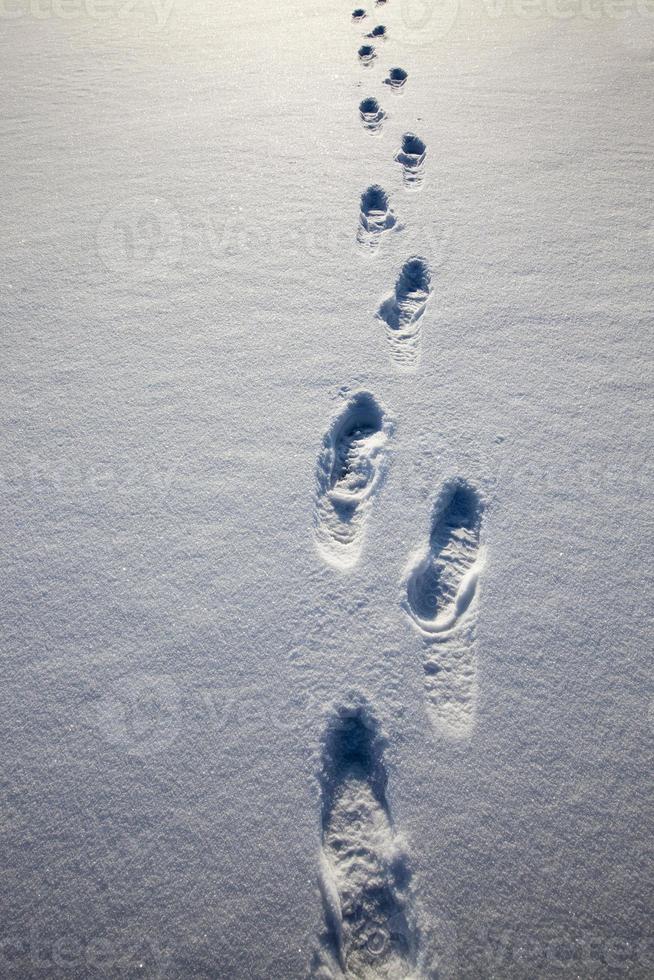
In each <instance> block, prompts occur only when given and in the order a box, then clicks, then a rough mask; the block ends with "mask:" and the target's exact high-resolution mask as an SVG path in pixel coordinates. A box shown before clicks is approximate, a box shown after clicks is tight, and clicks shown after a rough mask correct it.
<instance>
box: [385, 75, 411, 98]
mask: <svg viewBox="0 0 654 980" xmlns="http://www.w3.org/2000/svg"><path fill="white" fill-rule="evenodd" d="M408 77H409V73H408V72H406V71H405V70H404V68H391V70H390V71H389V73H388V78H385V79H384V85H388V86H389V88H390V90H391V92H393V94H394V95H399V94H400V92H401V90H402V89H403V88H404V86H405V85H406V80H407V78H408Z"/></svg>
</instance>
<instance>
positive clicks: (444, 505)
mask: <svg viewBox="0 0 654 980" xmlns="http://www.w3.org/2000/svg"><path fill="white" fill-rule="evenodd" d="M385 5H386V0H376V2H375V7H382V6H385ZM367 18H368V11H367V10H366V9H365V8H363V7H359V8H356V9H354V10H353V11H352V22H353V23H354V24H360V23H361V22H363V21H365V20H367ZM388 34H389V32H388V31H387V28H386V26H385V25H383V24H378V25H376V26H373V27H372V28H371V29H370V30H366V31H365V32H364V34H363V37H362V43H361V44H360V46H359V49H358V59H359V62H360V65H361V66H362V67H363V68H364V69H367V70H369V69H372V68H374V66H375V63H376V61H377V59H378V48H377V45H379V44H380V43H384V42H386V40H387V38H388ZM408 77H409V75H408V72H407V71H406V70H405V69H403V68H400V67H391V68H390V69H389V71H388V74H387V76H386V77H385V78H384V79H383V80H382V84H383V85H385V86H386V87H387V89H388V90H390V92H391V93H392V94H393V95H400V94H403V93H404V89H405V87H406V84H407V80H408ZM359 117H360V121H361V125H362V127H363V129H364V131H365V132H366V133H368V134H370V135H372V136H378V137H380V136H382V134H383V130H384V127H385V123H386V121H387V119H388V116H387V113H386V112H385V110H384V109H383V108H382V106H381V105H380V103H379V101H378V99H377V98H376V97H375V96H374V95H368V96H367V97H366V98H364V99H363V100H362V101H361V102H360V104H359ZM426 157H427V145H426V144H425V142H424V141H423V140H422V139H421V138H420V137H419V136H417V135H416V134H415V133H413V132H409V131H407V132H405V133H404V134H403V135H402V137H401V145H400V147H399V149H398V150H397V151H396V153H395V155H394V157H393V161H394V162H395V163H396V164H398V165H399V167H400V175H401V188H402V189H403V190H404V191H407V192H416V191H420V189H421V187H422V185H423V182H424V180H425V174H426ZM401 228H402V225H401V224H400V223H399V222H398V219H397V217H396V215H395V212H394V209H393V208H392V207H391V203H390V199H389V195H388V194H387V192H386V191H385V190H384V188H383V187H382V186H381V185H380V184H372V185H370V186H369V187H367V188H366V189H365V190H364V191H363V193H362V195H361V202H360V210H359V222H358V227H357V232H356V244H357V247H358V250H359V252H360V253H362V254H364V255H366V256H369V257H373V258H374V256H375V255H376V254H377V253H378V251H379V249H380V246H381V244H382V242H383V240H384V239H385V238H387V237H389V234H390V233H391V232H393V231H398V230H401ZM384 247H385V248H386V247H388V246H384ZM433 289H434V287H433V282H432V273H431V269H430V266H429V262H428V260H427V259H426V258H424V257H423V256H419V255H413V256H409V257H408V258H406V259H405V261H404V262H403V263H402V264H400V267H399V272H398V275H397V280H396V282H395V285H394V287H393V288H392V289H391V290H390V291H389V292H388V293H387V295H386V296H384V297H383V298H382V299H381V301H380V305H379V308H378V309H377V312H376V314H375V316H376V319H377V321H378V322H379V323H380V324H381V326H382V328H383V331H384V335H385V339H386V344H387V349H388V352H389V356H390V361H391V363H392V365H393V366H394V368H395V369H397V370H398V371H400V372H404V373H406V372H415V371H416V370H417V369H418V366H419V362H420V356H421V350H422V346H423V320H424V316H425V313H426V311H427V308H428V305H429V303H430V300H431V297H432V294H433ZM393 428H394V422H393V420H392V418H391V417H390V415H389V413H388V411H387V410H386V408H385V407H384V405H383V404H382V403H381V402H380V401H379V400H378V399H377V398H376V397H375V396H374V395H373V394H372V393H371V392H368V391H358V392H355V393H353V394H350V396H349V397H348V398H347V399H346V401H345V402H344V404H343V405H342V406H341V409H340V411H339V412H338V413H337V414H336V416H335V418H334V419H333V420H332V422H331V424H330V425H329V427H328V430H327V432H326V434H325V436H324V438H323V444H322V447H321V449H320V452H319V455H318V462H317V466H316V494H315V503H314V537H315V542H316V546H317V549H318V552H319V553H320V555H321V556H322V558H323V559H324V560H325V561H326V562H327V563H328V564H330V565H331V566H333V567H334V568H336V569H338V570H339V571H341V572H349V571H351V570H352V569H353V568H354V566H355V565H356V564H357V562H358V561H359V558H360V556H361V553H362V550H363V546H364V543H365V535H366V531H367V527H368V524H369V522H370V518H371V514H372V512H373V508H374V503H375V499H376V497H377V495H378V493H379V490H380V489H381V486H382V484H383V479H384V475H385V473H386V469H387V465H388V459H389V455H388V453H389V443H390V441H391V438H392V435H393ZM483 520H484V499H483V497H482V495H481V493H480V491H479V490H478V489H477V488H476V487H475V486H474V485H473V484H471V483H469V482H468V481H467V480H465V479H464V478H463V477H455V478H453V479H450V480H448V481H446V482H445V483H444V485H443V486H442V488H441V490H440V492H439V494H438V496H437V498H436V501H435V503H434V505H433V508H432V512H431V514H430V515H429V521H428V527H427V529H426V532H425V535H424V538H423V541H422V544H420V543H419V542H418V547H417V550H416V552H414V554H413V555H412V556H411V558H410V560H409V562H408V566H407V570H406V572H405V575H404V577H403V580H402V607H403V610H404V613H405V615H406V617H407V621H408V623H410V625H411V626H412V627H413V629H414V631H415V633H416V634H417V636H418V637H419V638H420V642H421V646H422V651H423V653H422V667H423V675H424V690H425V704H426V708H427V712H428V714H429V716H430V719H431V722H432V724H433V727H434V729H435V730H436V731H437V732H438V733H439V734H440V735H441V736H443V737H447V738H451V739H461V738H467V737H470V735H471V733H472V730H473V727H474V720H475V708H476V701H477V667H476V653H475V645H476V631H477V612H478V591H479V589H478V587H479V580H480V576H481V573H482V570H483V566H484V547H483V544H482V532H483ZM383 755H384V740H383V738H382V736H381V733H380V726H379V723H378V721H377V720H376V718H375V717H374V715H373V713H372V710H371V708H370V707H369V706H368V705H367V704H366V702H365V701H364V700H363V699H362V698H361V697H360V696H357V695H353V696H352V697H350V699H349V700H348V701H347V703H346V704H344V705H342V706H341V707H340V708H339V709H337V710H336V711H335V712H334V714H333V715H332V717H331V718H330V720H329V722H328V724H327V729H326V732H325V735H324V740H323V751H322V759H321V765H320V771H319V780H320V788H321V857H320V884H321V892H322V897H323V906H324V917H325V931H324V934H323V936H322V937H321V942H320V945H319V948H318V950H317V952H316V954H315V956H314V959H313V963H312V971H311V972H312V976H314V977H320V978H324V980H327V978H335V977H346V978H353V980H354V978H360V980H373V978H375V980H377V978H379V980H395V978H397V980H402V978H409V977H412V978H416V980H417V978H418V977H420V976H421V973H420V969H419V966H418V964H419V958H418V932H417V930H416V927H415V925H414V923H413V918H412V903H411V889H410V874H409V870H408V863H407V858H406V855H405V854H404V851H403V849H402V847H401V846H400V845H399V843H398V838H397V836H396V834H395V831H394V829H393V822H392V818H391V814H390V811H389V807H388V802H387V798H386V786H387V773H386V769H385V765H384V758H383Z"/></svg>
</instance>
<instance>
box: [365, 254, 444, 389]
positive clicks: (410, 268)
mask: <svg viewBox="0 0 654 980" xmlns="http://www.w3.org/2000/svg"><path fill="white" fill-rule="evenodd" d="M431 292H432V285H431V272H430V270H429V266H428V264H427V262H426V261H425V259H422V258H420V257H419V256H413V257H412V258H410V259H407V261H406V262H405V263H404V265H403V266H402V271H401V272H400V276H399V278H398V280H397V283H396V284H395V289H394V290H393V292H392V293H391V295H390V296H389V297H387V299H385V300H384V302H383V303H382V304H381V306H380V307H379V310H378V311H377V317H378V319H380V320H381V321H382V322H383V323H385V324H386V336H387V339H388V342H389V344H390V350H391V358H392V360H393V361H394V362H395V364H396V365H397V366H398V367H400V368H404V369H407V370H411V369H413V368H415V367H416V366H417V364H418V361H419V359H420V339H421V333H422V324H421V320H422V316H423V313H424V312H425V308H426V306H427V303H428V302H429V297H430V295H431Z"/></svg>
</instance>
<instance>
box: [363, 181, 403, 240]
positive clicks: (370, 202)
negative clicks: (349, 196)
mask: <svg viewBox="0 0 654 980" xmlns="http://www.w3.org/2000/svg"><path fill="white" fill-rule="evenodd" d="M396 223H397V219H396V218H395V215H394V214H393V211H392V210H391V208H390V205H389V203H388V195H387V194H386V191H385V190H384V189H383V188H382V187H380V186H379V184H372V185H371V186H370V187H369V188H368V189H367V190H366V191H364V193H363V194H362V195H361V211H360V214H359V230H358V232H357V243H358V245H359V246H360V248H362V249H363V250H364V251H367V252H374V251H376V249H377V248H378V247H379V242H380V241H381V236H382V235H383V234H384V232H386V231H390V230H391V229H392V228H394V227H395V225H396Z"/></svg>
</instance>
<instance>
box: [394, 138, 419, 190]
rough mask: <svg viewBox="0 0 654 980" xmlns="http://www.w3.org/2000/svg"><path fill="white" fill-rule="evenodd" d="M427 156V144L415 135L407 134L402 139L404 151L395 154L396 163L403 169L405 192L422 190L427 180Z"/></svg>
mask: <svg viewBox="0 0 654 980" xmlns="http://www.w3.org/2000/svg"><path fill="white" fill-rule="evenodd" d="M426 156H427V146H426V144H425V143H424V142H423V141H422V140H421V139H420V138H419V137H418V136H416V135H415V133H405V134H404V136H403V137H402V149H401V150H398V152H397V153H396V154H395V162H396V163H399V164H400V165H401V167H402V182H403V184H404V188H405V190H407V191H418V190H420V188H421V186H422V183H423V181H424V179H425V157H426Z"/></svg>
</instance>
